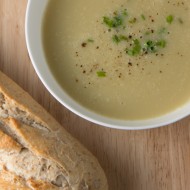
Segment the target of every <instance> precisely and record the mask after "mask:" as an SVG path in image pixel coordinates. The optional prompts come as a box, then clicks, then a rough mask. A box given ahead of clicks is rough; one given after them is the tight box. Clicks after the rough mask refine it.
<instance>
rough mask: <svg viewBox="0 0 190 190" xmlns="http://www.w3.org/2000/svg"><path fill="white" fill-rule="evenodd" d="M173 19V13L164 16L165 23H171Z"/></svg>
mask: <svg viewBox="0 0 190 190" xmlns="http://www.w3.org/2000/svg"><path fill="white" fill-rule="evenodd" d="M173 20H174V17H173V15H169V16H167V17H166V21H167V23H169V24H171V23H172V22H173Z"/></svg>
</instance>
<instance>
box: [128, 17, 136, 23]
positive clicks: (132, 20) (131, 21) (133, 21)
mask: <svg viewBox="0 0 190 190" xmlns="http://www.w3.org/2000/svg"><path fill="white" fill-rule="evenodd" d="M136 22H137V19H136V18H135V17H134V18H132V19H130V20H129V23H131V24H134V23H136Z"/></svg>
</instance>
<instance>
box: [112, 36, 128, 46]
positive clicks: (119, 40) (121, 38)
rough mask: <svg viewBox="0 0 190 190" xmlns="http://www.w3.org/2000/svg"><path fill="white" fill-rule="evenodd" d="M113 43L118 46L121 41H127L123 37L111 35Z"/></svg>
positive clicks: (125, 37)
mask: <svg viewBox="0 0 190 190" xmlns="http://www.w3.org/2000/svg"><path fill="white" fill-rule="evenodd" d="M112 40H113V42H115V43H116V44H118V43H119V42H121V41H128V38H127V36H124V35H119V36H118V35H113V37H112Z"/></svg>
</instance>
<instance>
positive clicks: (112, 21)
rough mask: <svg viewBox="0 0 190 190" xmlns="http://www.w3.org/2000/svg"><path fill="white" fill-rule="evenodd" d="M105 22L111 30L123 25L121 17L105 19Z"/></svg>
mask: <svg viewBox="0 0 190 190" xmlns="http://www.w3.org/2000/svg"><path fill="white" fill-rule="evenodd" d="M103 22H104V23H105V24H106V25H107V26H108V27H110V28H117V27H119V26H121V25H122V24H123V18H122V17H121V16H114V17H113V18H109V17H106V16H105V17H103Z"/></svg>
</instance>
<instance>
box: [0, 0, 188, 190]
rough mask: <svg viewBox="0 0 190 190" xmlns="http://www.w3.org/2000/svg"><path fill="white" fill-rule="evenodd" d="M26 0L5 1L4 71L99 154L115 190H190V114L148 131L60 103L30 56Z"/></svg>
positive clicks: (0, 39)
mask: <svg viewBox="0 0 190 190" xmlns="http://www.w3.org/2000/svg"><path fill="white" fill-rule="evenodd" d="M26 4H27V1H26V0H0V69H1V70H2V71H3V72H4V73H6V74H7V75H8V76H9V77H11V78H12V79H13V80H14V81H16V82H17V83H18V84H19V85H20V86H21V87H22V88H24V89H25V90H26V91H27V92H29V94H31V96H33V98H34V99H35V100H36V101H38V102H39V103H40V104H41V105H42V106H43V107H44V108H45V109H46V110H48V111H49V112H50V113H51V114H52V115H53V116H54V117H55V118H56V119H57V120H58V121H59V122H60V123H61V124H62V126H63V127H65V128H66V129H67V130H68V131H69V132H70V133H71V134H72V135H73V136H75V137H76V138H77V139H79V141H80V142H81V143H82V144H84V145H85V146H86V147H87V148H88V149H89V150H90V151H91V152H93V154H94V155H95V156H96V157H97V158H98V160H99V161H100V163H101V165H102V167H103V168H104V170H105V172H106V175H107V177H108V181H109V186H110V190H189V189H190V180H189V179H190V131H189V129H190V117H188V118H185V119H183V120H181V121H179V122H177V123H175V124H172V125H169V126H166V127H162V128H158V129H153V130H145V131H121V130H114V129H109V128H104V127H101V126H98V125H95V124H92V123H90V122H88V121H85V120H84V119H81V118H79V117H78V116H76V115H75V114H73V113H71V112H70V111H68V110H67V109H66V108H64V107H63V106H62V105H60V104H59V103H58V102H57V101H56V100H55V99H54V98H53V97H52V96H51V95H50V94H49V93H48V91H47V90H46V89H45V88H44V86H43V85H42V83H41V82H40V80H39V78H38V77H37V75H36V73H35V71H34V69H33V67H32V65H31V62H30V59H29V57H28V53H27V49H26V43H25V34H24V22H25V11H26Z"/></svg>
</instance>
